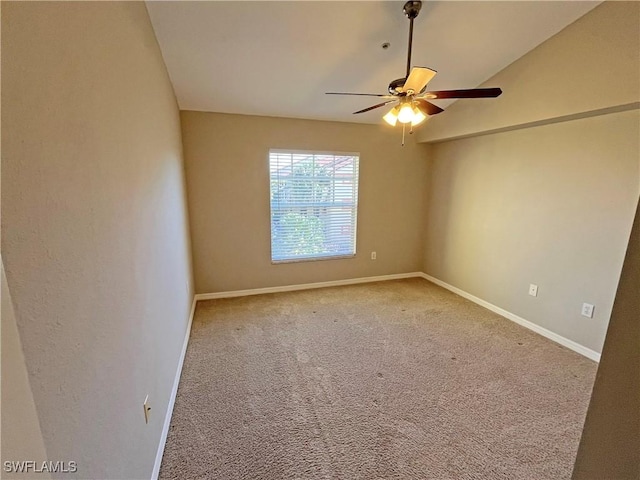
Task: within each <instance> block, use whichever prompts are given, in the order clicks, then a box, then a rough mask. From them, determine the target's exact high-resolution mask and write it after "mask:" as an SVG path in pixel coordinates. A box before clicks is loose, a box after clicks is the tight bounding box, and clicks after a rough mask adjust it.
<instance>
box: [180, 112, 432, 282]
mask: <svg viewBox="0 0 640 480" xmlns="http://www.w3.org/2000/svg"><path fill="white" fill-rule="evenodd" d="M181 118H182V129H183V139H184V154H185V164H186V175H187V185H188V196H189V214H190V219H191V235H192V242H193V258H194V277H195V283H196V291H197V292H199V293H207V292H218V291H226V290H238V289H248V288H259V287H268V286H276V285H290V284H300V283H309V282H320V281H328V280H339V279H345V278H355V277H365V276H372V275H384V274H392V273H404V272H413V271H419V270H420V268H421V261H422V229H421V227H420V225H421V219H422V218H423V217H424V215H425V203H424V199H425V194H426V182H427V160H426V158H425V147H424V146H423V145H417V144H415V143H414V141H413V138H410V139H408V140H409V141H408V142H407V145H406V146H404V147H402V146H401V144H400V142H401V131H400V130H399V129H391V128H384V127H382V126H377V125H356V124H348V123H334V122H321V121H309V120H295V119H282V118H268V117H253V116H243V115H226V114H213V113H199V112H182V114H181ZM270 148H284V149H298V150H320V151H339V152H360V189H359V206H358V232H357V235H358V237H357V254H356V257H355V258H350V259H341V260H325V261H316V262H300V263H288V264H279V265H272V264H271V257H270V248H271V246H270V228H271V225H270V211H269V170H268V165H269V163H268V162H269V159H268V155H269V149H270ZM371 251H376V252H377V260H375V261H372V260H371V259H370V253H371Z"/></svg>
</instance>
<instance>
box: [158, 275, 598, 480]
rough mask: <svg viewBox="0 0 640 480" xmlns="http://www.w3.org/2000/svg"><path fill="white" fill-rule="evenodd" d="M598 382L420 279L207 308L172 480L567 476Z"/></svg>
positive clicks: (181, 402) (195, 341)
mask: <svg viewBox="0 0 640 480" xmlns="http://www.w3.org/2000/svg"><path fill="white" fill-rule="evenodd" d="M595 371H596V364H595V363H594V362H592V361H590V360H588V359H586V358H584V357H582V356H580V355H578V354H576V353H574V352H572V351H570V350H567V349H565V348H563V347H561V346H559V345H557V344H555V343H553V342H551V341H549V340H546V339H545V338H543V337H540V336H538V335H536V334H534V333H532V332H530V331H529V330H526V329H525V328H522V327H520V326H518V325H516V324H514V323H512V322H510V321H508V320H505V319H503V318H502V317H499V316H498V315H495V314H494V313H492V312H489V311H487V310H485V309H483V308H481V307H478V306H477V305H475V304H473V303H471V302H469V301H467V300H464V299H462V298H461V297H458V296H456V295H454V294H452V293H450V292H448V291H446V290H444V289H442V288H440V287H437V286H435V285H433V284H431V283H430V282H427V281H426V280H422V279H409V280H399V281H391V282H380V283H372V284H363V285H354V286H347V287H336V288H327V289H320V290H307V291H300V292H291V293H279V294H271V295H260V296H252V297H242V298H233V299H224V300H211V301H207V302H200V303H199V304H198V308H197V311H196V316H195V319H194V323H193V328H192V332H191V340H190V343H189V347H188V350H187V355H186V359H185V363H184V370H183V372H182V379H181V382H180V387H179V390H178V396H177V400H176V405H175V410H174V412H173V420H172V423H171V428H170V431H169V436H168V440H167V445H166V449H165V453H164V459H163V463H162V469H161V471H160V478H162V479H191V478H209V479H269V480H270V479H344V480H351V479H363V480H364V479H366V480H371V479H412V480H413V479H501V478H504V479H527V480H541V479H562V478H567V479H568V478H570V476H571V469H572V466H573V462H574V458H575V455H576V451H577V447H578V442H579V440H580V432H581V429H582V425H583V422H584V417H585V413H586V409H587V406H588V402H589V395H590V393H591V387H592V384H593V380H594V376H595Z"/></svg>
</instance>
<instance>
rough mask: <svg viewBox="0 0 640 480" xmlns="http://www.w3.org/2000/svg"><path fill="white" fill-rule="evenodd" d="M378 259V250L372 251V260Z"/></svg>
mask: <svg viewBox="0 0 640 480" xmlns="http://www.w3.org/2000/svg"><path fill="white" fill-rule="evenodd" d="M375 259H376V252H371V260H375Z"/></svg>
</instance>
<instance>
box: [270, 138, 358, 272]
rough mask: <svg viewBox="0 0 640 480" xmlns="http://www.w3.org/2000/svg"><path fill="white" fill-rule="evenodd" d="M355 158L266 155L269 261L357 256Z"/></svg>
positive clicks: (278, 152) (317, 154) (289, 153)
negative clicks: (269, 195)
mask: <svg viewBox="0 0 640 480" xmlns="http://www.w3.org/2000/svg"><path fill="white" fill-rule="evenodd" d="M358 160H359V155H358V154H356V153H345V154H338V153H320V152H301V151H295V152H294V151H283V150H271V151H269V176H270V180H271V261H272V262H274V263H277V262H292V261H301V260H318V259H327V258H336V257H352V256H354V255H355V253H356V217H357V211H358Z"/></svg>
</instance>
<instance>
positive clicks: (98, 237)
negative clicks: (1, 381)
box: [2, 2, 192, 478]
mask: <svg viewBox="0 0 640 480" xmlns="http://www.w3.org/2000/svg"><path fill="white" fill-rule="evenodd" d="M2 147H3V148H2V231H3V236H2V255H3V259H4V266H5V269H6V275H7V281H8V287H9V290H10V292H11V296H12V299H13V306H14V307H15V316H16V323H17V326H18V331H19V335H20V339H21V342H22V349H23V351H24V357H25V363H26V366H27V370H28V374H29V380H30V384H31V390H32V392H33V398H34V401H35V407H36V411H37V414H38V417H39V422H40V427H41V430H42V435H43V438H44V443H45V447H46V449H47V454H48V456H49V459H50V460H54V461H56V460H59V461H67V462H68V461H71V460H74V461H76V462H78V468H79V470H78V472H77V474H76V475H71V476H77V477H78V478H149V477H150V476H151V471H152V466H153V462H154V459H155V454H156V449H157V447H158V442H159V439H160V433H161V429H162V424H163V420H164V415H165V411H166V408H167V404H168V399H169V394H170V390H171V387H172V383H173V379H174V376H175V372H176V367H177V362H178V357H179V354H180V350H181V347H182V341H183V338H184V334H185V330H186V326H187V320H188V315H189V310H190V305H191V298H192V291H191V290H192V289H191V287H190V283H191V281H190V279H191V272H190V254H189V246H188V244H189V239H188V225H187V216H186V201H185V190H184V176H183V164H182V152H181V135H180V125H179V114H178V109H177V105H176V101H175V97H174V95H173V90H172V87H171V84H170V82H169V79H168V76H167V74H166V70H165V67H164V64H163V61H162V57H161V54H160V51H159V48H158V45H157V43H156V40H155V37H154V35H153V30H152V28H151V24H150V21H149V18H148V15H147V12H146V8H145V6H144V3H142V2H121V3H120V2H42V3H35V2H34V3H32V2H15V3H12V2H3V8H2ZM3 301H4V298H3ZM3 308H4V307H3ZM3 387H4V385H3ZM146 394H149V395H150V399H151V404H152V416H151V423H150V424H149V425H145V423H144V418H143V410H142V402H143V400H144V398H145V395H146ZM14 414H16V411H14V410H11V406H10V405H4V404H3V405H2V416H3V418H6V417H8V416H12V415H14ZM3 432H4V430H3ZM10 441H11V439H6V438H3V447H4V446H5V445H6V442H10ZM3 452H4V448H3Z"/></svg>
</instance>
